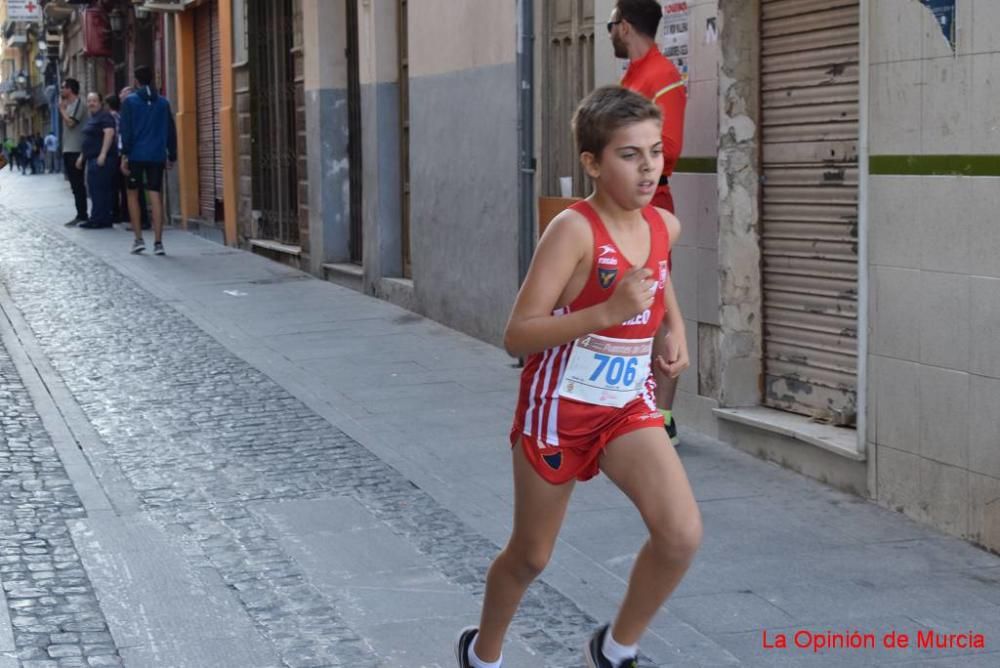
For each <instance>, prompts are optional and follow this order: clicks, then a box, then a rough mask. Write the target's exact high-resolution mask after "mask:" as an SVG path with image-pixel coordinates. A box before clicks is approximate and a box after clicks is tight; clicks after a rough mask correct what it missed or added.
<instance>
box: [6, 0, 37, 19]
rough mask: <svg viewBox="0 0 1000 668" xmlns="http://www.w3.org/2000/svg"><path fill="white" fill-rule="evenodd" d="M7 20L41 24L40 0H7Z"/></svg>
mask: <svg viewBox="0 0 1000 668" xmlns="http://www.w3.org/2000/svg"><path fill="white" fill-rule="evenodd" d="M7 18H8V19H9V20H11V21H32V22H38V23H41V21H42V4H41V2H39V0H7Z"/></svg>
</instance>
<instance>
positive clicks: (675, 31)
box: [659, 0, 690, 82]
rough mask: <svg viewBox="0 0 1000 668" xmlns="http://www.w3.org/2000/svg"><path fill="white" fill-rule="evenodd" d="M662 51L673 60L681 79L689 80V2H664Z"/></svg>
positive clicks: (661, 23) (661, 34) (661, 26)
mask: <svg viewBox="0 0 1000 668" xmlns="http://www.w3.org/2000/svg"><path fill="white" fill-rule="evenodd" d="M660 31H661V33H660V40H659V41H660V51H662V52H663V55H664V56H666V57H667V58H669V59H670V60H672V61H673V63H674V65H675V66H677V71H678V72H680V73H681V79H682V80H684V81H685V82H687V80H688V74H689V73H688V66H689V64H690V62H689V58H688V56H689V53H688V45H689V39H688V36H689V34H690V30H689V27H688V3H687V2H683V1H676V0H675V1H674V2H665V3H663V20H662V21H660Z"/></svg>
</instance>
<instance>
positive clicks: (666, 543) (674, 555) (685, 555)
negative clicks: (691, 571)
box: [651, 515, 704, 562]
mask: <svg viewBox="0 0 1000 668" xmlns="http://www.w3.org/2000/svg"><path fill="white" fill-rule="evenodd" d="M703 533H704V531H703V528H702V524H701V516H700V515H695V516H694V517H691V518H688V519H685V520H684V521H683V522H679V523H671V524H666V525H661V528H660V529H659V530H656V531H654V532H653V533H652V535H651V539H652V541H653V544H654V546H655V547H656V549H657V551H658V552H660V553H661V554H662V555H663V556H664V558H666V559H668V560H670V561H676V562H688V561H690V560H691V559H693V558H694V555H695V553H696V552H697V551H698V548H699V547H701V539H702V536H703Z"/></svg>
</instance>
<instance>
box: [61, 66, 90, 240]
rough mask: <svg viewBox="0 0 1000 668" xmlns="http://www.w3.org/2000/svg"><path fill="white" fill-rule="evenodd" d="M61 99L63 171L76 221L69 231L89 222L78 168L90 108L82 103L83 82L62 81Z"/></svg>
mask: <svg viewBox="0 0 1000 668" xmlns="http://www.w3.org/2000/svg"><path fill="white" fill-rule="evenodd" d="M61 95H62V101H61V102H60V103H59V114H60V115H61V116H62V119H63V167H64V168H65V170H66V178H67V179H69V185H70V188H72V189H73V199H74V201H75V202H76V217H75V218H73V220H71V221H69V222H67V223H66V226H67V227H72V226H74V225H77V224H79V223H85V222H87V186H86V185H85V184H84V176H83V170H82V169H79V168H77V166H76V162H77V158H79V157H80V151H81V150H82V149H83V126H84V125H85V124H86V122H87V108H86V106H84V104H83V100H81V99H80V82H79V81H77V80H76V79H72V78H69V79H66V80H65V81H63V84H62V91H61Z"/></svg>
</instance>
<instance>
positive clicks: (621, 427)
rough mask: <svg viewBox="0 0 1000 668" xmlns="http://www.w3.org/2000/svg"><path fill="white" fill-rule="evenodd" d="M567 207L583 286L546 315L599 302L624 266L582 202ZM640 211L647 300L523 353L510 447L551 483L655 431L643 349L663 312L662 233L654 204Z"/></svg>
mask: <svg viewBox="0 0 1000 668" xmlns="http://www.w3.org/2000/svg"><path fill="white" fill-rule="evenodd" d="M571 208H572V209H573V210H575V211H576V212H578V213H580V214H582V215H583V216H584V217H586V219H587V220H588V222H589V223H590V229H591V232H592V234H593V237H594V248H593V254H594V258H593V264H592V266H591V269H590V275H589V276H588V277H587V282H586V283H585V284H584V287H583V290H581V292H580V294H579V295H578V296H577V297H576V298H575V299H573V301H572V302H571V303H570V304H569V305H567V306H564V307H562V308H560V309H556V311H554V315H565V314H567V313H572V312H574V311H580V310H582V309H585V308H587V307H590V306H594V305H595V304H600V303H601V302H604V301H607V300H608V298H610V297H611V295H612V294H613V293H614V290H615V286H617V284H618V281H619V280H621V278H622V276H624V275H625V273H626V272H627V271H628V270H629V269H631V268H632V265H631V264H629V261H628V260H627V259H625V256H624V255H622V253H621V251H620V250H619V249H618V246H617V245H616V244H615V242H614V241H612V239H611V235H610V234H609V233H608V230H607V228H606V227H605V226H604V223H603V222H601V219H600V217H599V216H598V215H597V212H596V211H595V210H594V208H593V207H592V206H591V205H590V204H589V203H588V202H586V201H581V202H577V203H576V204H574V205H573V206H572V207H571ZM642 215H643V218H644V219H645V221H646V223H647V224H648V226H649V233H650V249H649V257H648V258H647V260H646V264H645V265H644V266H645V267H647V268H648V269H649V270H650V271H651V272H652V278H653V279H654V280H656V281H657V286H656V296H655V298H654V299H653V305H652V306H651V307H650V308H649V309H647V310H645V311H644V312H642V313H640V314H638V315H637V316H635V317H634V318H632V319H631V320H628V321H627V322H624V323H622V324H621V325H615V326H613V327H609V328H607V329H604V330H601V331H599V332H594V333H593V334H588V335H586V336H581V337H580V338H578V339H577V340H575V341H573V342H571V343H566V344H563V345H561V346H557V347H555V348H549V349H548V350H545V351H543V352H540V353H535V354H533V355H531V356H529V357H528V360H527V362H526V364H525V366H524V370H523V371H522V373H521V390H520V394H519V398H518V404H517V410H516V412H515V414H514V424H513V426H512V428H511V432H510V441H511V445H512V446H516V445H517V441H518V439H520V440H521V442H522V444H523V447H524V453H525V455H526V456H527V458H528V461H530V462H531V464H532V466H534V468H535V470H536V471H538V473H539V475H541V476H542V477H543V478H544V479H545V480H547V481H549V482H551V483H553V484H560V483H564V482H568V481H569V480H572V479H573V478H577V479H579V480H587V479H589V478H593V477H594V476H595V475H597V473H598V470H599V469H598V458H599V457H600V455H601V452H602V451H603V449H604V447H605V446H606V445H607V444H608V443H609V442H610V441H612V440H614V439H615V438H618V437H619V436H622V435H624V434H627V433H629V432H631V431H634V430H636V429H642V428H645V427H659V428H660V429H663V417H662V416H661V415H660V412H659V411H658V410H657V409H656V401H655V398H654V390H655V388H656V382H655V381H654V380H653V373H652V367H651V351H652V343H653V337H655V336H656V331H657V330H658V329H659V327H660V322H661V321H662V320H663V316H664V312H665V307H664V303H663V290H664V287H665V285H666V282H667V281H668V280H669V269H668V264H667V258H668V255H669V253H670V237H669V235H668V234H667V228H666V226H665V225H664V222H663V218H662V217H661V216H660V214H659V213H658V212H657V211H656V209H655V208H653V207H652V206H648V207H646V208H645V209H643V211H642Z"/></svg>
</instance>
